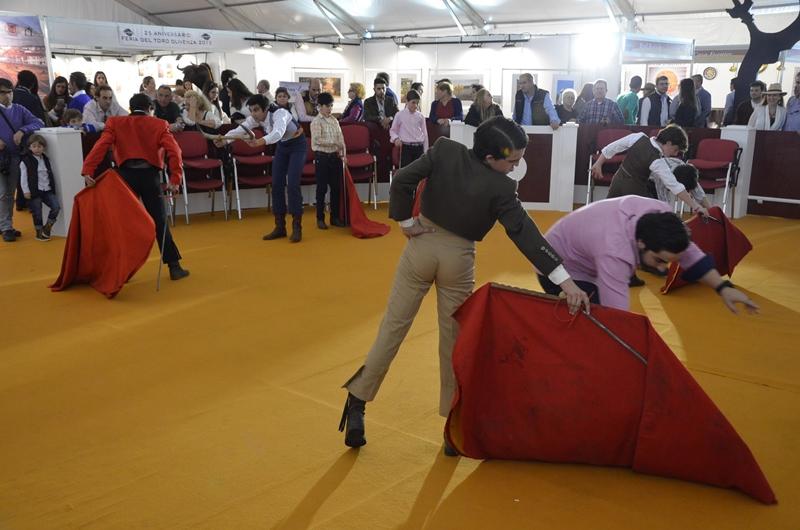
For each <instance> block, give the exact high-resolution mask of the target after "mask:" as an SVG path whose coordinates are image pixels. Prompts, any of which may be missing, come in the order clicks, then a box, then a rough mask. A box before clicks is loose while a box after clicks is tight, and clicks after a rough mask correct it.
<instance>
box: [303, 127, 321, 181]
mask: <svg viewBox="0 0 800 530" xmlns="http://www.w3.org/2000/svg"><path fill="white" fill-rule="evenodd" d="M315 169H316V168H315V167H314V151H312V150H311V137H309V136H306V163H305V164H303V173H302V174H301V175H300V184H301V185H302V184H315V183H316V182H317V178H316V171H315Z"/></svg>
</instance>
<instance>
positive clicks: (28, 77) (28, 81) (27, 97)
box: [14, 70, 44, 121]
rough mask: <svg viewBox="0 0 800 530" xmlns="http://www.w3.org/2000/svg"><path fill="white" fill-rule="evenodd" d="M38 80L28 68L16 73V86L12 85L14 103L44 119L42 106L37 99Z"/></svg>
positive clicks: (40, 101)
mask: <svg viewBox="0 0 800 530" xmlns="http://www.w3.org/2000/svg"><path fill="white" fill-rule="evenodd" d="M38 93H39V80H38V79H36V74H34V73H33V72H31V71H30V70H20V71H19V73H17V86H16V87H14V103H16V104H17V105H22V106H23V107H25V108H26V109H28V110H29V111H31V114H33V115H34V116H36V117H37V118H39V119H40V120H42V121H44V107H43V106H42V100H41V99H39V95H38Z"/></svg>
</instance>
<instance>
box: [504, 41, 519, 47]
mask: <svg viewBox="0 0 800 530" xmlns="http://www.w3.org/2000/svg"><path fill="white" fill-rule="evenodd" d="M516 47H517V43H516V42H511V41H508V42H506V43H505V44H503V48H516Z"/></svg>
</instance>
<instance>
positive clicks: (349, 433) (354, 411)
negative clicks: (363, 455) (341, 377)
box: [339, 393, 367, 448]
mask: <svg viewBox="0 0 800 530" xmlns="http://www.w3.org/2000/svg"><path fill="white" fill-rule="evenodd" d="M366 406H367V404H366V402H365V401H362V400H360V399H358V398H357V397H355V396H354V395H353V394H350V393H348V394H347V401H345V402H344V410H343V411H342V421H340V422H339V432H342V431H344V444H345V445H346V446H347V447H355V448H358V447H361V446H362V445H365V444H366V443H367V439H366V438H364V409H365V408H366Z"/></svg>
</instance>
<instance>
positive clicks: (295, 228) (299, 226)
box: [289, 215, 303, 243]
mask: <svg viewBox="0 0 800 530" xmlns="http://www.w3.org/2000/svg"><path fill="white" fill-rule="evenodd" d="M302 219H303V217H302V216H301V215H294V216H292V235H290V236H289V241H291V242H292V243H299V242H300V240H302V239H303V223H302Z"/></svg>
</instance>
